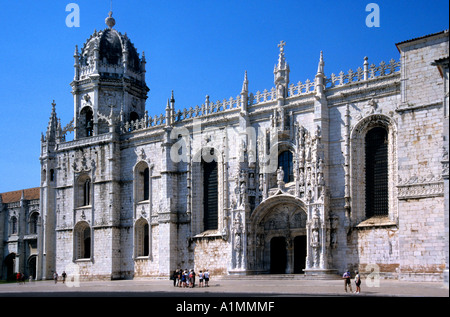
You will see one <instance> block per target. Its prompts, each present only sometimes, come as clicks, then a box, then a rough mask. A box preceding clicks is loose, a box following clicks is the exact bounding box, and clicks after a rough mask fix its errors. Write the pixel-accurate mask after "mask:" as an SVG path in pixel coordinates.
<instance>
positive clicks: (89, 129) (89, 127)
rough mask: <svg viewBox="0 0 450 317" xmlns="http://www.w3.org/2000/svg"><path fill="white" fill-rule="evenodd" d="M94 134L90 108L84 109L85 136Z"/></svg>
mask: <svg viewBox="0 0 450 317" xmlns="http://www.w3.org/2000/svg"><path fill="white" fill-rule="evenodd" d="M92 135H94V116H93V113H92V110H90V109H89V110H88V111H86V136H92Z"/></svg>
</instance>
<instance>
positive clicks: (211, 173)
mask: <svg viewBox="0 0 450 317" xmlns="http://www.w3.org/2000/svg"><path fill="white" fill-rule="evenodd" d="M217 177H218V175H217V162H216V161H212V162H209V163H207V162H203V208H204V218H203V221H204V230H205V231H206V230H215V229H217V228H218V225H217V223H218V180H217Z"/></svg>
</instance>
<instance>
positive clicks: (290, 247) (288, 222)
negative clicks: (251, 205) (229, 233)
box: [248, 194, 307, 274]
mask: <svg viewBox="0 0 450 317" xmlns="http://www.w3.org/2000/svg"><path fill="white" fill-rule="evenodd" d="M305 210H306V207H305V205H304V203H303V202H302V201H301V200H300V199H298V198H296V197H294V196H291V195H288V194H280V195H274V196H272V197H269V198H268V199H266V200H265V201H263V202H262V203H261V204H260V205H259V206H258V207H257V208H256V209H255V210H254V212H253V214H252V215H251V229H250V230H251V234H250V237H251V239H253V240H251V241H249V251H250V252H249V254H250V257H249V261H248V264H249V267H250V269H251V270H252V271H255V272H259V273H272V274H284V273H287V274H293V273H304V272H303V269H304V268H305V263H306V252H307V246H306V244H307V239H306V234H307V232H306V222H307V214H306V211H305Z"/></svg>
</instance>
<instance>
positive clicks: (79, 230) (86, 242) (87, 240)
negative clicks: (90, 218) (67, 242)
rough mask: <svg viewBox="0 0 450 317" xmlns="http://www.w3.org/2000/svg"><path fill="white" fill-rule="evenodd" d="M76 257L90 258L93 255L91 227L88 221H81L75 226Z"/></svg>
mask: <svg viewBox="0 0 450 317" xmlns="http://www.w3.org/2000/svg"><path fill="white" fill-rule="evenodd" d="M74 233H75V241H74V242H75V243H74V247H75V251H74V255H75V259H89V258H90V257H91V228H90V227H89V225H88V223H87V222H84V221H82V222H80V223H78V224H77V225H76V226H75V229H74Z"/></svg>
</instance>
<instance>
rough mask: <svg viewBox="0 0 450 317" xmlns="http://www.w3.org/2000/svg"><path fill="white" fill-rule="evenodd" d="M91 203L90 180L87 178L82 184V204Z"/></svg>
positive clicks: (87, 204)
mask: <svg viewBox="0 0 450 317" xmlns="http://www.w3.org/2000/svg"><path fill="white" fill-rule="evenodd" d="M90 204H91V180H90V179H87V180H86V181H85V182H84V186H83V206H89V205H90Z"/></svg>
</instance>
